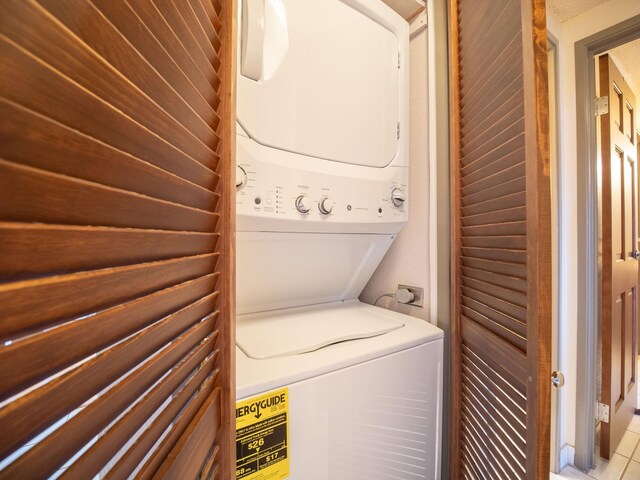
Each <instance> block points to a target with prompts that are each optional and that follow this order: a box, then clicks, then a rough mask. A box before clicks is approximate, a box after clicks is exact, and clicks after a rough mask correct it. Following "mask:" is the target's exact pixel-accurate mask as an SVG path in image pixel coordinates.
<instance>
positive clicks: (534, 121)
mask: <svg viewBox="0 0 640 480" xmlns="http://www.w3.org/2000/svg"><path fill="white" fill-rule="evenodd" d="M544 11H545V10H544V1H543V0H521V1H512V0H451V1H450V14H451V23H450V29H451V30H450V33H451V69H452V71H451V79H452V86H451V87H452V88H451V106H452V120H453V126H454V127H453V129H452V142H451V150H452V165H451V178H452V183H451V192H452V240H453V242H452V243H453V249H452V272H453V275H452V276H453V311H454V325H453V332H452V338H453V345H452V354H453V358H452V364H453V372H454V374H453V398H454V402H455V405H456V407H454V409H453V412H454V413H453V426H454V431H453V435H452V437H453V445H452V447H453V459H454V464H453V477H454V478H469V479H477V478H489V479H503V478H510V479H516V478H522V479H524V478H527V479H534V478H544V477H545V476H547V477H548V471H549V463H548V462H549V457H548V447H549V442H548V435H549V413H548V412H549V410H548V409H549V380H548V378H549V377H548V374H549V373H550V372H549V371H548V370H549V355H550V354H549V345H550V325H549V322H550V301H549V298H550V281H549V278H550V264H549V261H550V243H549V242H550V233H549V232H550V225H549V218H550V217H549V215H550V201H549V177H548V175H549V169H548V140H547V135H548V132H547V118H546V117H547V93H546V63H545V61H546V46H545V44H546V30H545V17H544V15H545V14H544Z"/></svg>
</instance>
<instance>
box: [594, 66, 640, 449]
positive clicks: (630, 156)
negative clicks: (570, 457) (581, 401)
mask: <svg viewBox="0 0 640 480" xmlns="http://www.w3.org/2000/svg"><path fill="white" fill-rule="evenodd" d="M598 70H599V75H598V78H599V89H598V95H599V96H608V97H609V99H610V100H609V104H610V108H609V112H608V113H607V114H604V115H601V116H600V117H599V118H598V123H599V126H600V128H599V132H600V136H599V144H598V146H599V148H600V158H601V165H602V169H601V170H602V173H601V177H602V182H601V183H602V186H601V209H602V215H601V227H602V240H601V242H602V277H601V295H602V297H601V301H600V308H601V312H600V318H601V336H600V344H601V354H602V377H601V380H602V392H601V397H600V401H601V402H602V403H604V404H606V405H609V406H610V409H609V412H610V413H609V422H608V423H605V422H603V424H602V431H601V441H600V455H601V456H602V457H603V458H611V456H612V455H613V453H614V452H615V451H616V448H617V446H618V444H619V443H620V441H621V440H622V437H623V435H624V434H625V432H626V429H627V426H628V425H629V422H630V421H631V419H632V418H633V415H634V414H635V410H636V408H637V405H636V403H637V388H638V387H637V380H636V368H637V367H636V359H637V353H638V351H637V344H636V342H635V341H634V336H636V335H637V333H636V332H637V312H638V298H637V296H638V295H637V291H638V272H639V269H638V259H637V258H635V256H634V254H633V252H634V251H636V250H637V248H638V243H637V241H638V226H637V225H638V217H637V215H638V213H637V208H638V194H637V183H636V182H637V179H636V177H637V171H636V169H637V157H636V154H637V146H636V145H634V142H633V137H632V135H631V132H632V131H633V130H632V128H633V125H632V122H631V120H632V117H631V116H630V115H629V114H628V112H629V111H630V110H635V108H636V96H635V94H634V92H633V91H632V90H631V88H630V86H629V85H628V84H627V82H626V81H625V79H624V77H623V75H622V73H621V72H620V71H619V69H618V67H617V66H616V64H615V63H614V62H613V59H612V58H611V57H610V56H609V55H607V54H605V55H602V56H600V57H599V58H598Z"/></svg>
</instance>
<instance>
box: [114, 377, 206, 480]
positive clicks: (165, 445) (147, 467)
mask: <svg viewBox="0 0 640 480" xmlns="http://www.w3.org/2000/svg"><path fill="white" fill-rule="evenodd" d="M214 380H215V379H214V378H209V379H208V380H206V381H205V382H203V383H202V387H201V389H200V390H199V391H198V392H196V393H195V394H192V393H191V392H190V391H188V390H185V388H182V389H181V390H180V392H179V393H178V394H176V395H174V398H173V401H172V402H171V403H170V404H169V405H168V406H167V407H166V408H165V409H164V410H163V411H162V413H160V415H159V416H158V418H157V419H156V421H155V422H154V423H153V424H152V425H150V426H149V427H148V428H146V429H145V431H144V432H142V434H141V435H140V436H139V437H138V439H137V441H136V443H135V444H134V445H133V446H132V447H131V448H130V449H129V450H128V451H127V453H126V454H125V455H124V456H123V457H122V458H120V460H119V461H118V463H116V465H114V467H113V468H112V469H111V470H109V472H108V473H107V475H106V477H105V479H107V480H124V479H126V478H128V477H129V475H130V474H131V472H132V471H133V470H134V469H135V468H136V467H137V466H138V465H139V464H140V462H141V461H142V460H143V459H144V457H145V456H146V454H147V452H149V451H150V450H151V448H152V447H153V446H154V445H155V444H156V442H157V439H158V438H159V437H160V435H161V434H162V433H163V432H164V431H165V430H166V429H167V428H168V427H171V430H170V431H169V433H168V434H167V436H165V437H164V439H163V440H162V442H161V443H160V445H158V446H156V448H155V450H153V451H152V454H151V457H150V458H148V459H147V460H146V462H145V464H144V465H143V467H142V469H141V470H140V471H139V472H138V473H137V474H136V477H137V478H139V479H141V480H142V479H148V478H151V477H152V476H153V474H155V472H156V471H157V469H158V467H159V466H160V464H161V463H162V461H163V459H164V458H165V457H166V455H167V454H168V453H169V452H170V451H171V449H172V447H173V446H174V445H175V444H176V442H177V441H178V439H179V437H180V435H181V434H182V433H183V432H184V430H185V429H186V428H187V426H188V424H189V423H191V420H192V419H193V417H194V416H195V415H196V413H197V412H198V410H199V409H200V407H202V405H203V404H204V402H205V401H206V399H207V398H208V397H210V396H211V395H212V394H213V392H214V391H215V388H216V387H215V382H214ZM192 397H193V398H192ZM185 407H186V408H185Z"/></svg>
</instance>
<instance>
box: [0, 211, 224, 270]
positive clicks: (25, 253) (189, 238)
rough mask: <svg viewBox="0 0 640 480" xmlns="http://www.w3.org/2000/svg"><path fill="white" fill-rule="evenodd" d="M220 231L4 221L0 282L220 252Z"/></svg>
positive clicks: (1, 224) (1, 226)
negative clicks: (218, 248)
mask: <svg viewBox="0 0 640 480" xmlns="http://www.w3.org/2000/svg"><path fill="white" fill-rule="evenodd" d="M219 238H220V234H219V233H203V232H177V231H166V230H145V229H134V228H111V227H88V226H75V225H72V226H67V225H45V224H27V223H13V222H1V221H0V252H1V253H0V255H2V259H3V261H2V264H1V265H0V281H6V280H8V279H11V280H26V279H30V278H35V277H39V276H42V275H45V274H49V275H54V274H55V275H63V274H69V273H75V272H79V271H82V270H85V271H86V270H98V269H103V268H110V267H123V266H127V265H133V264H136V263H149V262H154V261H160V260H168V259H171V258H181V257H192V256H197V255H204V254H207V253H215V252H216V246H217V243H218V240H219Z"/></svg>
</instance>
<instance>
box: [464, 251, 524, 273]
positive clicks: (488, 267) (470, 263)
mask: <svg viewBox="0 0 640 480" xmlns="http://www.w3.org/2000/svg"><path fill="white" fill-rule="evenodd" d="M461 264H462V266H464V267H471V268H475V269H479V270H484V271H487V272H493V273H500V274H502V275H506V276H509V277H519V278H526V277H527V269H526V265H524V264H520V263H510V262H502V261H499V260H495V259H491V260H486V259H482V258H475V257H468V256H463V257H462V258H461Z"/></svg>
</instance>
